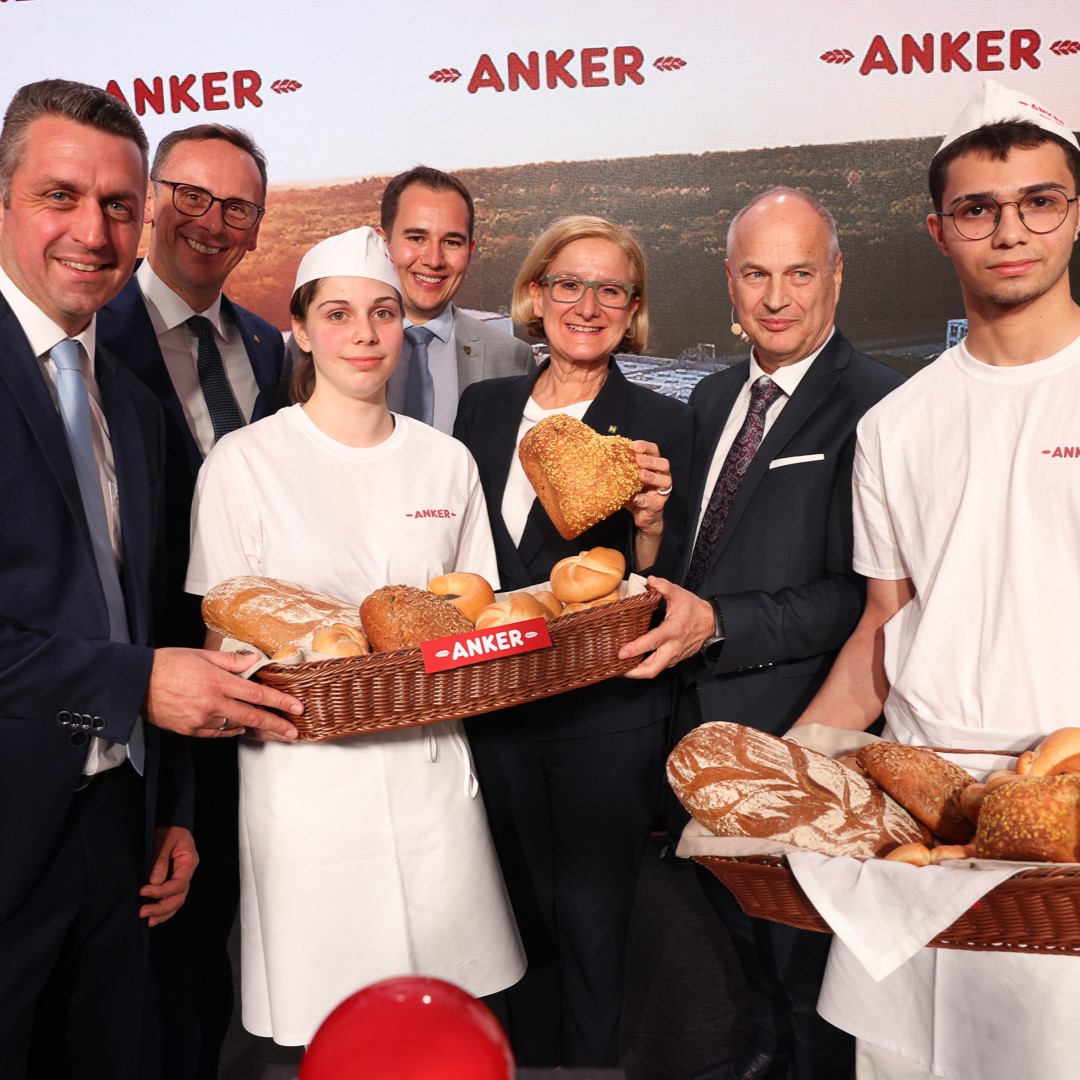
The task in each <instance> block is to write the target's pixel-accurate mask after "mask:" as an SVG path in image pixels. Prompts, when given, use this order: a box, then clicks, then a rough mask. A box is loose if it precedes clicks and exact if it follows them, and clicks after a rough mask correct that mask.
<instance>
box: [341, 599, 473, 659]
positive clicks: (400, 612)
mask: <svg viewBox="0 0 1080 1080" xmlns="http://www.w3.org/2000/svg"><path fill="white" fill-rule="evenodd" d="M360 621H361V622H362V623H363V624H364V632H365V633H366V634H367V636H368V637H369V638H370V639H371V646H372V648H373V649H375V651H376V652H391V651H392V650H394V649H412V648H415V647H416V646H417V645H419V644H420V643H421V642H423V641H431V640H432V639H433V638H440V637H449V636H450V635H451V634H464V633H465V632H466V631H468V630H471V629H472V628H473V624H472V623H471V622H469V620H468V619H466V618H465V616H464V615H462V614H461V612H459V611H458V610H457V608H455V607H454V605H453V604H451V603H450V601H449V600H445V599H444V598H443V597H441V596H436V595H435V593H433V592H428V591H427V590H426V589H414V588H413V587H412V586H411V585H384V586H383V587H382V588H381V589H376V590H375V591H374V592H373V593H372V594H371V595H370V596H369V597H368V598H367V599H366V600H365V601H364V602H363V603H362V604H361V605H360Z"/></svg>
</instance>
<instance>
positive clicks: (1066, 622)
mask: <svg viewBox="0 0 1080 1080" xmlns="http://www.w3.org/2000/svg"><path fill="white" fill-rule="evenodd" d="M1078 186H1080V147H1078V144H1077V140H1076V138H1075V136H1074V134H1073V133H1072V131H1070V130H1069V128H1068V127H1067V126H1066V125H1065V124H1064V122H1063V121H1062V120H1061V119H1060V118H1059V117H1058V116H1057V114H1056V113H1055V112H1054V111H1053V110H1051V109H1048V108H1046V107H1044V106H1042V105H1040V104H1038V103H1037V102H1035V101H1033V100H1032V99H1031V98H1030V97H1028V96H1026V95H1024V94H1020V93H1016V92H1013V91H1010V90H1007V89H1006V88H1004V87H1002V86H1000V85H998V84H996V83H993V82H987V83H986V84H985V86H984V88H983V89H982V90H981V91H980V92H979V93H978V94H977V95H976V97H975V98H974V99H973V100H972V101H971V103H970V104H969V105H968V106H967V108H965V110H964V112H963V113H962V114H961V116H960V118H959V119H958V121H957V123H956V125H955V126H954V128H953V130H952V131H951V132H950V133H949V135H948V136H947V137H946V139H945V141H944V143H943V144H942V146H941V148H940V149H939V150H938V152H937V154H936V155H935V157H934V160H933V162H932V163H931V166H930V190H931V195H932V197H933V200H934V206H935V212H934V213H933V214H931V215H930V217H929V218H928V219H927V225H928V228H929V230H930V234H931V236H932V237H933V239H934V242H935V243H936V244H937V246H938V248H939V250H940V251H941V252H942V254H943V255H945V256H946V258H948V259H950V260H951V261H952V264H953V266H954V268H955V270H956V273H957V276H958V278H959V279H960V286H961V290H962V292H963V297H964V304H965V308H966V311H967V317H968V325H969V334H968V337H967V338H966V340H965V341H963V342H961V344H959V345H957V346H956V347H954V348H953V349H950V350H949V351H948V352H946V353H945V354H944V355H942V356H941V357H939V358H938V359H937V360H936V361H935V362H934V363H933V364H931V365H930V366H929V367H927V368H926V369H924V370H923V371H921V372H919V373H918V374H917V375H916V376H914V377H913V378H912V379H910V380H909V381H908V382H907V383H906V384H905V385H904V386H902V387H900V388H899V389H898V390H896V391H894V392H893V393H892V394H891V395H890V396H889V397H887V398H886V399H885V400H884V401H883V402H882V403H881V404H879V405H878V406H876V407H875V408H874V409H872V410H871V411H870V412H868V413H867V415H866V416H865V417H864V418H863V420H862V422H861V424H860V426H859V432H858V448H857V451H856V458H855V468H854V492H855V560H854V562H855V569H856V570H857V571H858V572H859V573H861V574H864V575H866V577H867V599H866V609H865V613H864V615H863V617H862V620H861V621H860V623H859V625H858V627H857V628H856V630H855V632H854V634H853V635H852V636H851V638H850V639H849V640H848V642H847V644H846V645H845V646H844V648H843V649H842V650H841V652H840V654H839V656H838V658H837V661H836V664H835V665H834V667H833V669H832V672H831V674H830V676H829V678H828V679H827V681H826V682H825V684H824V686H823V687H822V689H821V691H820V692H819V694H818V695H817V697H816V698H815V699H814V700H813V702H811V704H810V706H809V708H808V709H807V711H806V712H805V713H804V714H803V716H802V717H801V718H800V721H799V722H800V723H806V722H810V721H818V722H821V723H826V724H832V725H834V726H840V727H850V728H857V729H861V728H865V727H866V726H867V725H868V724H869V723H870V722H871V721H872V720H873V719H874V718H875V717H877V716H878V715H879V713H880V712H881V711H882V709H884V712H885V716H886V720H887V723H888V727H887V731H886V735H887V736H888V737H891V738H893V739H896V740H898V741H900V742H904V743H918V744H924V745H930V746H939V747H941V746H948V747H958V748H960V747H966V748H980V749H986V750H996V751H1005V750H1019V749H1024V748H1027V747H1028V746H1030V745H1032V744H1033V743H1034V742H1036V741H1038V739H1039V738H1040V737H1041V736H1042V735H1044V734H1045V733H1047V732H1049V731H1051V730H1053V729H1054V728H1056V727H1059V726H1061V725H1062V724H1065V723H1069V722H1070V720H1069V718H1070V717H1072V716H1075V709H1076V703H1077V701H1080V665H1078V664H1077V663H1076V658H1075V652H1076V641H1077V636H1076V610H1077V608H1078V607H1080V559H1078V558H1077V557H1076V552H1077V548H1078V547H1080V460H1078V459H1077V457H1075V456H1074V454H1075V444H1077V443H1080V428H1078V421H1077V415H1078V407H1080V307H1078V306H1077V304H1076V302H1075V301H1074V300H1073V298H1072V295H1071V292H1070V284H1069V259H1070V256H1071V254H1072V250H1073V246H1074V244H1075V242H1076V239H1077V235H1078V232H1080V224H1078V213H1080V211H1078V208H1077V190H1078ZM899 869H903V870H906V869H907V868H899ZM931 869H933V868H931ZM924 872H925V871H919V873H924ZM910 922H911V920H910V918H909V919H908V925H909V926H910ZM883 935H884V932H883ZM882 940H888V941H889V942H890V944H892V943H894V942H895V938H889V937H888V935H884V936H883V938H882ZM883 951H884V947H883ZM877 974H878V976H879V978H880V981H875V979H873V978H871V976H870V975H869V974H868V972H867V971H866V969H865V967H864V966H863V965H862V964H861V963H860V962H859V960H857V959H856V958H855V954H854V952H852V951H850V950H849V949H848V948H847V947H846V946H844V945H842V944H840V943H839V942H837V944H835V945H834V947H833V952H832V956H831V958H830V963H829V971H828V974H827V977H826V982H825V987H824V990H823V992H822V997H821V1000H820V1004H819V1008H820V1010H821V1012H822V1014H823V1015H824V1016H825V1017H826V1018H827V1019H829V1020H830V1021H831V1022H832V1023H834V1024H836V1025H837V1026H839V1027H842V1028H844V1029H845V1030H848V1031H851V1032H852V1033H853V1034H855V1035H856V1036H857V1037H858V1039H859V1059H858V1060H859V1072H858V1075H859V1077H860V1078H864V1077H874V1078H888V1080H911V1078H925V1077H947V1078H949V1080H1005V1078H1008V1080H1015V1078H1017V1077H1038V1078H1039V1080H1064V1078H1065V1077H1066V1076H1069V1077H1072V1076H1073V1075H1074V1074H1075V1070H1076V1062H1077V1060H1080V1025H1077V1023H1076V1015H1077V1009H1078V1007H1080V963H1078V962H1077V961H1076V960H1075V959H1074V958H1072V957H1064V956H1033V955H1022V954H1014V953H1007V954H998V953H993V952H987V951H983V952H979V951H953V950H948V949H922V950H920V951H918V952H917V953H916V954H915V955H914V956H913V957H912V958H911V959H910V960H908V961H907V962H906V963H904V964H902V965H901V966H900V967H899V968H897V969H896V970H895V971H892V972H891V973H888V974H886V975H885V976H884V977H880V976H881V972H880V971H879V972H878V973H877Z"/></svg>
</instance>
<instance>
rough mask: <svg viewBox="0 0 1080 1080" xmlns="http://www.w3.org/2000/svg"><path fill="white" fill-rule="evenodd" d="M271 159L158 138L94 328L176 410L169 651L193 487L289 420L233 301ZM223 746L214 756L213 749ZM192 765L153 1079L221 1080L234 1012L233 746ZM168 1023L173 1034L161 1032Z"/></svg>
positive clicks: (161, 967) (192, 137)
mask: <svg viewBox="0 0 1080 1080" xmlns="http://www.w3.org/2000/svg"><path fill="white" fill-rule="evenodd" d="M265 202H266V158H265V157H264V156H263V153H262V151H261V150H260V149H259V147H258V146H257V145H256V144H255V142H254V141H253V140H252V139H251V137H250V136H249V135H247V134H246V133H245V132H242V131H239V130H237V129H236V128H231V127H225V126H223V125H219V124H200V125H198V126H196V127H190V128H185V129H183V130H180V131H174V132H172V133H171V134H169V135H167V136H166V137H165V138H164V139H162V141H161V143H160V145H159V146H158V148H157V153H156V155H155V157H154V161H153V164H152V166H151V170H150V184H149V186H148V190H147V195H146V209H145V221H146V222H147V223H148V224H149V225H150V246H149V252H148V254H147V257H146V259H144V260H143V261H142V263H141V264H140V265H139V266H138V268H137V269H136V271H135V274H134V276H133V277H132V278H131V280H130V281H129V282H128V283H127V285H126V286H125V287H124V289H123V291H122V292H121V293H120V295H119V296H117V297H116V299H115V300H113V301H112V302H111V303H110V304H109V305H108V306H107V307H105V308H104V309H103V310H102V311H101V312H100V313H99V315H98V338H99V340H100V341H102V342H104V343H105V344H106V345H107V347H108V348H109V349H110V350H111V351H112V352H113V353H114V354H115V355H116V356H117V357H118V358H119V360H120V361H121V363H123V364H124V365H125V366H126V367H128V368H129V369H130V370H131V371H132V372H134V373H135V374H136V375H138V376H139V378H141V379H142V380H143V382H144V383H146V385H147V386H149V387H150V389H151V390H153V391H154V393H155V394H156V395H157V397H158V399H159V400H160V401H161V403H162V405H163V406H164V409H165V416H166V439H167V468H166V486H165V492H164V497H165V505H166V538H167V547H168V570H167V573H168V582H167V592H166V593H165V595H166V596H167V598H168V601H167V603H166V604H159V610H158V612H157V613H156V617H157V623H158V625H157V628H156V630H157V640H158V643H159V644H165V645H184V646H201V645H202V643H203V635H204V633H205V630H204V628H203V624H202V619H201V617H200V614H199V604H198V599H197V598H196V597H192V596H189V595H187V594H186V593H185V592H184V588H183V582H184V574H185V572H186V569H187V559H188V529H189V519H190V511H191V499H192V494H193V492H194V488H195V478H196V476H197V475H198V471H199V467H200V465H201V464H202V461H203V458H204V457H205V456H206V454H207V453H208V452H209V450H210V449H211V447H212V446H213V445H214V443H215V442H216V441H217V439H218V438H220V437H221V436H222V435H224V434H226V433H227V432H228V431H230V430H232V429H234V428H236V427H239V426H242V425H243V424H247V423H250V422H252V421H255V420H259V419H261V418H262V417H264V416H267V415H269V414H270V413H272V412H273V411H274V410H275V409H276V408H277V406H278V404H279V400H278V388H279V384H280V383H281V381H282V366H283V363H284V358H285V350H284V344H283V341H282V336H281V333H280V332H279V331H278V330H276V329H275V328H274V327H273V326H272V325H271V324H270V323H268V322H266V321H265V320H264V319H261V318H259V317H258V316H257V315H255V314H253V313H252V312H250V311H246V310H245V309H244V308H242V307H240V306H239V305H237V304H234V303H232V302H231V301H230V300H229V298H228V297H227V296H225V295H224V294H223V293H222V289H223V288H224V286H225V283H226V281H227V279H228V277H229V274H230V273H232V271H233V270H234V269H235V268H236V267H237V266H238V265H239V264H240V262H241V260H243V258H244V257H245V256H246V255H247V254H248V252H250V251H254V250H255V247H256V244H257V242H258V239H259V225H260V223H261V221H262V216H263V213H264V205H265ZM211 741H214V742H217V743H218V745H217V746H215V747H210V746H209V742H211ZM192 756H193V758H194V763H195V783H196V789H195V790H196V802H195V827H194V830H193V831H194V832H195V834H196V836H197V837H199V843H200V847H199V854H200V856H201V860H202V861H201V864H200V866H199V873H198V882H197V885H196V886H195V888H194V890H193V891H192V894H191V903H190V906H189V907H188V909H187V912H186V916H185V921H184V922H183V923H175V924H174V925H173V926H170V927H168V928H166V927H162V928H161V931H162V932H160V933H155V934H154V935H153V936H152V939H151V961H152V968H153V970H154V971H156V972H158V973H160V974H159V976H158V977H157V978H156V979H155V980H153V981H154V982H156V984H157V992H158V993H159V996H160V1006H161V1007H160V1010H155V1009H154V1008H153V1000H152V998H153V987H152V988H151V990H152V993H151V1002H150V1007H149V1008H148V1010H147V1011H148V1016H149V1017H150V1018H151V1022H150V1023H151V1026H150V1027H148V1031H147V1038H146V1039H145V1040H144V1056H145V1055H146V1053H147V1051H149V1052H150V1053H151V1055H152V1058H153V1060H151V1059H147V1060H145V1061H144V1071H143V1075H144V1076H145V1077H146V1080H153V1078H154V1077H157V1076H163V1077H169V1078H170V1080H171V1078H174V1077H175V1078H181V1077H182V1078H184V1080H190V1078H195V1077H199V1078H203V1077H206V1078H211V1080H216V1077H217V1072H218V1069H217V1062H218V1056H219V1052H220V1048H221V1044H222V1042H223V1041H224V1038H225V1033H226V1031H227V1029H228V1025H229V1019H230V1016H231V1014H232V1006H233V988H232V971H231V966H230V964H229V958H228V954H227V951H226V944H227V941H228V936H229V932H230V929H231V926H232V922H233V919H234V917H235V913H236V908H237V904H238V898H239V878H238V870H237V831H236V822H237V812H236V807H237V778H236V775H237V774H236V747H235V745H234V744H233V742H232V740H228V739H225V740H206V741H200V744H199V745H198V746H193V747H192ZM158 1013H160V1019H161V1022H163V1023H164V1025H165V1030H164V1031H160V1030H158V1031H155V1030H153V1020H154V1018H155V1016H156V1015H157V1014H158Z"/></svg>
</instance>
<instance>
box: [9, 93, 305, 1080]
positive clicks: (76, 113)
mask: <svg viewBox="0 0 1080 1080" xmlns="http://www.w3.org/2000/svg"><path fill="white" fill-rule="evenodd" d="M146 159H147V145H146V137H145V135H144V134H143V132H142V129H141V128H140V126H139V123H138V121H137V120H136V119H135V117H134V116H133V115H132V113H131V111H130V110H129V109H128V108H127V106H126V105H124V104H123V103H121V102H119V101H118V100H117V99H115V98H113V97H111V96H110V95H108V94H106V93H105V92H104V91H102V90H99V89H97V88H95V87H90V86H85V85H83V84H80V83H72V82H66V81H63V80H56V79H53V80H47V81H45V82H39V83H34V84H31V85H29V86H25V87H23V88H22V89H21V90H20V91H19V92H18V93H17V94H16V95H15V97H14V99H13V100H12V102H11V105H10V106H9V108H8V111H7V113H6V115H5V119H4V126H3V130H2V132H0V203H2V205H0V459H2V460H3V462H4V467H3V470H0V507H3V515H4V527H3V529H2V530H0V709H2V712H0V715H2V716H3V722H2V724H0V736H2V738H3V741H4V762H5V774H4V779H3V782H2V783H0V823H2V824H0V866H2V867H3V872H2V873H0V1076H3V1077H4V1078H5V1080H24V1078H28V1077H33V1078H35V1080H36V1078H39V1077H40V1078H41V1080H46V1078H47V1080H55V1078H58V1077H75V1078H87V1080H89V1078H95V1080H103V1078H106V1077H107V1078H108V1080H139V1069H138V1052H139V1030H140V1026H141V1005H142V994H143V967H144V960H145V951H146V933H147V928H148V926H155V925H157V924H160V923H162V922H165V921H166V920H168V919H169V918H170V917H171V916H172V915H173V914H174V913H175V911H176V910H177V909H178V907H179V906H180V904H182V903H183V900H184V897H185V895H186V892H187V887H188V882H189V881H190V878H191V874H192V871H193V870H194V868H195V863H196V861H197V855H196V853H195V848H194V845H193V843H192V838H191V834H190V832H189V830H188V828H187V825H188V824H189V822H190V805H189V804H190V790H189V788H188V785H187V784H186V783H185V780H184V778H183V777H182V775H179V774H177V773H175V771H174V770H172V769H170V768H169V767H168V764H169V761H168V759H170V758H172V757H173V756H174V755H173V754H172V753H171V752H170V749H169V748H167V747H165V746H164V744H163V740H162V739H160V738H159V734H160V732H159V729H165V730H167V731H172V732H175V733H177V734H182V735H202V736H208V737H212V738H217V739H228V738H229V737H231V736H233V735H235V734H238V733H239V732H240V731H242V730H244V729H245V728H248V727H257V728H261V729H262V730H263V731H264V732H265V733H266V734H267V735H269V736H270V737H271V738H282V739H293V738H295V736H296V732H295V728H293V727H292V725H291V724H289V723H288V722H287V721H285V720H283V719H281V718H280V717H278V716H276V715H274V714H273V713H270V712H267V711H265V709H264V708H260V706H265V707H269V708H277V709H282V710H283V711H293V710H296V711H298V710H299V703H298V702H295V701H294V700H293V699H291V698H289V697H287V696H286V695H283V694H278V693H276V692H274V691H270V690H269V689H268V688H265V687H261V686H258V685H254V684H251V683H249V682H247V681H245V680H243V679H241V678H239V677H238V675H237V674H236V673H238V672H240V671H242V670H243V669H244V667H245V665H246V664H247V663H248V660H247V659H246V658H244V657H239V656H233V657H230V656H226V655H224V654H219V653H212V652H205V651H201V650H194V649H176V648H165V649H158V650H151V649H150V648H149V642H150V639H151V604H150V584H151V581H153V580H155V562H156V560H157V558H158V556H159V554H160V553H159V551H158V541H159V527H158V522H159V504H160V499H159V491H160V487H161V479H162V476H161V473H162V443H163V433H162V423H161V413H160V408H159V407H158V405H157V403H156V402H155V401H154V398H153V395H151V394H150V393H149V392H148V391H147V390H146V388H145V387H144V386H142V384H141V383H140V382H139V381H138V380H137V379H135V378H133V377H132V376H131V375H130V374H129V373H128V372H126V371H125V370H124V369H123V367H122V366H121V365H119V364H118V363H117V362H116V360H115V359H114V358H113V357H112V356H111V355H110V354H109V353H108V351H107V350H106V349H104V348H100V347H99V346H98V343H97V340H96V332H95V331H96V316H95V313H96V312H97V311H98V309H99V308H100V307H101V306H102V304H104V303H105V302H107V301H108V300H110V299H112V297H113V296H115V295H116V293H117V292H118V291H119V290H120V288H121V287H122V286H123V284H124V282H126V281H127V280H128V277H129V276H130V274H131V270H132V266H133V264H134V260H135V252H136V248H137V245H138V242H139V234H140V231H141V208H142V205H143V200H144V194H145V190H146V175H147V169H146Z"/></svg>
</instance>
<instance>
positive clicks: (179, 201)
mask: <svg viewBox="0 0 1080 1080" xmlns="http://www.w3.org/2000/svg"><path fill="white" fill-rule="evenodd" d="M150 179H151V181H153V183H155V184H168V185H169V187H171V188H172V204H173V206H174V207H176V209H177V210H179V211H180V213H181V214H184V215H186V216H187V217H202V216H203V215H204V214H206V213H208V212H209V210H210V207H211V206H213V205H214V203H221V216H222V218H223V219H224V221H225V224H226V225H230V226H231V227H232V228H234V229H254V228H255V226H256V225H258V224H259V218H261V217H262V216H263V214H265V213H266V207H265V206H259V204H258V203H253V202H248V201H247V199H219V198H218V197H217V196H216V195H211V194H210V192H209V191H207V190H206V188H201V187H196V186H195V185H194V184H181V183H178V182H177V181H176V180H162V179H161V177H160V176H151V177H150Z"/></svg>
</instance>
